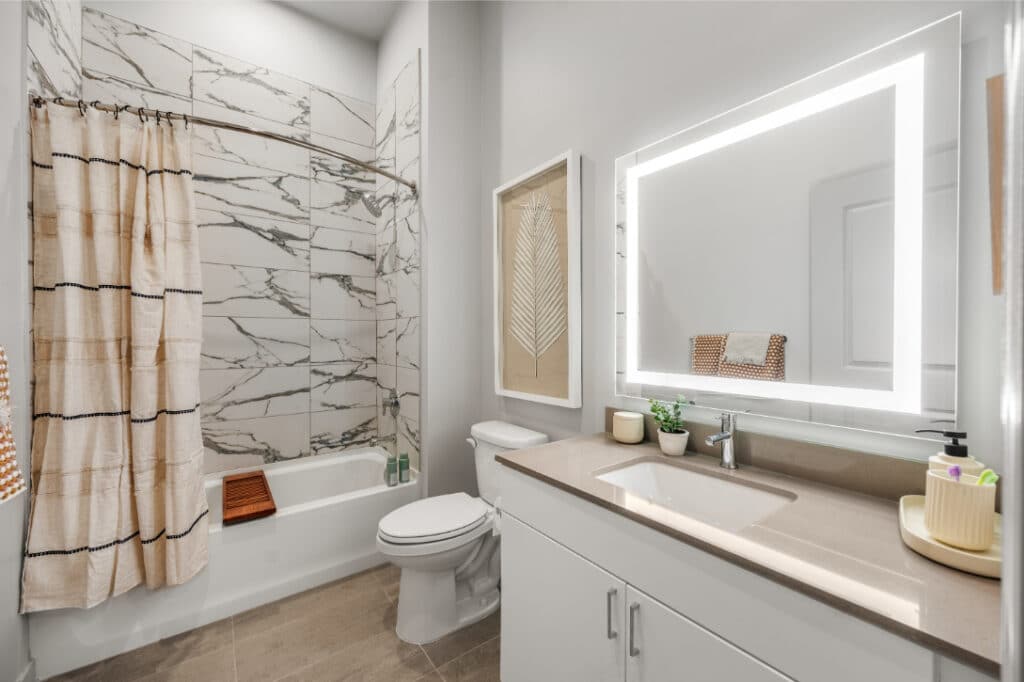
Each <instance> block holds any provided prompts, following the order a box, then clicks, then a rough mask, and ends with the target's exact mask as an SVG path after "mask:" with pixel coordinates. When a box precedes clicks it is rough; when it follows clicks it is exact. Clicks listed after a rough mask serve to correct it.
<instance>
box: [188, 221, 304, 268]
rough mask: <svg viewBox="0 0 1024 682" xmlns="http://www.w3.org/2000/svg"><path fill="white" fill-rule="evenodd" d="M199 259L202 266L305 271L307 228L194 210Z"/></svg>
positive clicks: (286, 223) (298, 224)
mask: <svg viewBox="0 0 1024 682" xmlns="http://www.w3.org/2000/svg"><path fill="white" fill-rule="evenodd" d="M196 220H197V221H198V225H199V245H200V248H199V256H200V258H201V259H202V260H203V262H206V263H225V264H229V265H249V266H253V267H261V268H274V269H286V270H308V269H309V262H310V258H309V232H310V230H309V226H308V225H306V224H305V223H297V222H292V221H290V220H281V219H277V220H269V219H265V218H259V217H256V216H251V215H245V214H239V213H233V212H229V211H210V210H206V209H198V210H197V211H196Z"/></svg>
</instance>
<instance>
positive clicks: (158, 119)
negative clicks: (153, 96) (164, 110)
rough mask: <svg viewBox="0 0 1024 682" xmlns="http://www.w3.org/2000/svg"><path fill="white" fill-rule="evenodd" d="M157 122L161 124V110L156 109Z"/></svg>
mask: <svg viewBox="0 0 1024 682" xmlns="http://www.w3.org/2000/svg"><path fill="white" fill-rule="evenodd" d="M156 124H157V125H160V110H159V109H157V110H156Z"/></svg>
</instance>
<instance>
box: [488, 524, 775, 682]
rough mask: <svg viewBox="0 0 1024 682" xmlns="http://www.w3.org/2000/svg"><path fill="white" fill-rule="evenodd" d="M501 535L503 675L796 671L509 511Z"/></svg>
mask: <svg viewBox="0 0 1024 682" xmlns="http://www.w3.org/2000/svg"><path fill="white" fill-rule="evenodd" d="M502 536H503V537H502V557H503V558H502V567H501V569H502V611H501V618H502V623H501V631H502V641H501V647H502V656H501V679H502V680H503V682H538V681H540V680H558V681H559V682H598V681H608V682H611V681H612V680H614V681H616V682H622V681H623V680H626V681H628V682H665V681H666V680H685V681H686V682H720V681H721V680H743V681H744V682H780V681H782V680H788V679H789V678H787V677H786V676H785V675H782V674H780V673H778V672H777V671H775V670H772V669H771V668H769V667H768V666H766V665H764V664H763V663H761V662H760V661H758V660H757V659H755V658H753V657H751V656H749V655H748V654H746V653H745V652H743V651H741V650H739V649H737V648H736V647H734V646H732V645H730V644H729V643H728V642H726V641H725V640H723V639H721V638H720V637H717V636H716V635H714V634H712V633H711V632H709V631H707V630H705V629H704V628H702V627H700V626H699V625H697V624H696V623H694V622H693V621H691V620H689V619H688V618H686V617H684V616H682V615H680V614H678V613H676V612H675V611H673V610H671V609H670V608H668V607H667V606H665V605H664V604H662V603H660V602H659V601H657V600H655V599H653V598H652V597H650V596H649V595H647V594H645V593H643V592H641V591H640V590H637V589H636V588H634V587H632V586H631V585H627V584H626V583H625V582H623V581H622V580H620V579H618V578H616V577H615V576H613V575H612V574H610V573H608V572H607V571H605V570H603V569H601V568H600V567H598V566H596V565H595V564H593V563H591V562H590V561H587V560H586V559H584V558H583V557H581V556H579V555H578V554H576V553H575V552H573V551H571V550H569V549H567V548H566V547H563V546H562V545H560V544H558V543H556V542H554V541H553V540H551V539H549V538H547V537H545V536H544V535H542V534H541V533H538V532H537V531H535V530H533V529H532V528H530V527H529V526H527V525H526V524H524V523H522V522H520V521H517V520H516V519H514V518H512V517H510V516H505V517H504V519H503V522H502Z"/></svg>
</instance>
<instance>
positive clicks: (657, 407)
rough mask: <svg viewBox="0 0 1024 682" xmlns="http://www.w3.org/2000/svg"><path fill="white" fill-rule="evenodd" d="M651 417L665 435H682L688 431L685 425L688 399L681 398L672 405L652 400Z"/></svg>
mask: <svg viewBox="0 0 1024 682" xmlns="http://www.w3.org/2000/svg"><path fill="white" fill-rule="evenodd" d="M648 402H650V404H651V416H652V417H654V421H655V422H656V423H657V424H658V428H659V429H661V430H662V431H664V432H665V433H682V432H683V431H685V430H686V429H685V428H684V424H683V406H684V405H686V398H685V397H684V396H679V397H678V398H676V401H675V402H674V403H671V404H665V403H662V402H659V401H658V400H655V399H654V398H651V399H650V400H649V401H648Z"/></svg>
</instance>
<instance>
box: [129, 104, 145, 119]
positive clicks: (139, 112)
mask: <svg viewBox="0 0 1024 682" xmlns="http://www.w3.org/2000/svg"><path fill="white" fill-rule="evenodd" d="M126 108H127V107H126ZM135 111H136V112H137V113H138V114H139V123H145V122H146V120H147V119H146V116H145V114H143V113H142V107H139V108H138V109H136V110H135Z"/></svg>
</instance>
